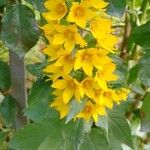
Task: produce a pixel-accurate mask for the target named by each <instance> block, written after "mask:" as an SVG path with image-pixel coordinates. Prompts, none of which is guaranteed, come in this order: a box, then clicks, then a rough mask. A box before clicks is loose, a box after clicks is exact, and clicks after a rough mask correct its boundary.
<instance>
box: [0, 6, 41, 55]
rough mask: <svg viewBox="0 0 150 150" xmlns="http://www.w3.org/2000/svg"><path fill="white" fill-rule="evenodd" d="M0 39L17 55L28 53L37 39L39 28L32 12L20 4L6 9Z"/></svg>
mask: <svg viewBox="0 0 150 150" xmlns="http://www.w3.org/2000/svg"><path fill="white" fill-rule="evenodd" d="M1 38H2V41H3V42H4V43H5V45H6V46H7V47H8V48H9V49H10V50H12V51H15V52H16V53H17V54H19V55H23V54H24V53H26V52H27V51H29V50H30V49H31V48H32V47H33V46H34V45H35V44H36V43H37V41H38V39H39V28H38V24H37V22H36V20H35V16H34V14H33V12H32V10H30V9H29V8H28V7H27V6H24V5H21V4H16V5H13V6H10V7H8V8H7V9H6V11H5V13H4V16H3V19H2V31H1Z"/></svg>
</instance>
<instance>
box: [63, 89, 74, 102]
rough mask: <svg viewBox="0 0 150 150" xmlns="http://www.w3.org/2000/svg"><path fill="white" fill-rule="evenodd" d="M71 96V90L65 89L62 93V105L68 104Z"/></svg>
mask: <svg viewBox="0 0 150 150" xmlns="http://www.w3.org/2000/svg"><path fill="white" fill-rule="evenodd" d="M72 96H73V90H72V89H69V88H66V89H65V90H64V91H63V101H64V103H66V104H67V103H68V102H69V100H70V99H71V98H72Z"/></svg>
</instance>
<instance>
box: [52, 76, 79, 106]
mask: <svg viewBox="0 0 150 150" xmlns="http://www.w3.org/2000/svg"><path fill="white" fill-rule="evenodd" d="M79 86H80V85H79V82H78V81H77V80H76V79H73V78H72V77H70V76H65V77H64V79H60V80H56V81H55V82H54V83H53V84H52V87H53V88H56V89H58V90H62V93H63V101H64V103H68V102H69V101H70V100H71V98H72V97H73V96H74V97H75V99H76V100H77V101H80V92H79Z"/></svg>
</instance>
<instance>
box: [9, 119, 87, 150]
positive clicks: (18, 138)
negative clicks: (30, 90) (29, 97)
mask: <svg viewBox="0 0 150 150" xmlns="http://www.w3.org/2000/svg"><path fill="white" fill-rule="evenodd" d="M84 134H85V132H84V124H83V122H82V121H77V122H71V123H69V124H65V123H64V121H62V120H60V119H54V118H53V119H50V120H45V121H43V122H41V123H33V124H29V125H26V126H25V127H24V128H23V129H21V130H19V131H18V132H17V133H16V134H15V136H14V137H13V138H12V139H11V141H10V148H12V149H15V150H47V149H48V150H60V149H61V150H77V149H79V148H80V145H81V143H82V142H83V139H84V138H83V137H84Z"/></svg>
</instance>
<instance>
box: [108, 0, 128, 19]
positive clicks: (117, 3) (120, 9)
mask: <svg viewBox="0 0 150 150" xmlns="http://www.w3.org/2000/svg"><path fill="white" fill-rule="evenodd" d="M107 1H108V3H109V5H108V13H109V14H110V15H112V16H116V17H119V18H120V17H122V15H123V13H124V11H125V8H126V0H107Z"/></svg>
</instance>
